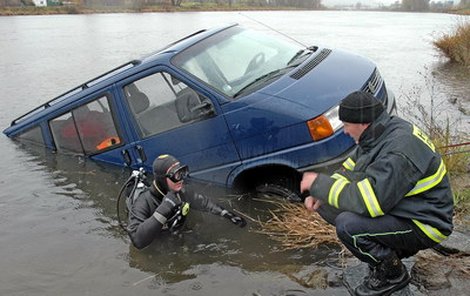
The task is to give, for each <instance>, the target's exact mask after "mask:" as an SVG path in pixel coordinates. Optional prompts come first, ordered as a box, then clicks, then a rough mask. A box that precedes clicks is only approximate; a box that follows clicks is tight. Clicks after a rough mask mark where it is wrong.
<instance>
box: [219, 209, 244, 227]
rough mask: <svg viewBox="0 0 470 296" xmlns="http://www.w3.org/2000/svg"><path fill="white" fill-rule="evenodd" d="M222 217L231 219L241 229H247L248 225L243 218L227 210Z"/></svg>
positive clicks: (223, 211) (222, 213)
mask: <svg viewBox="0 0 470 296" xmlns="http://www.w3.org/2000/svg"><path fill="white" fill-rule="evenodd" d="M220 215H221V216H222V217H224V218H227V219H229V220H230V222H232V223H233V224H235V225H238V226H239V227H240V228H242V227H245V225H246V221H245V219H243V218H242V217H240V216H237V215H235V214H234V213H232V212H229V211H227V210H222V212H221V213H220Z"/></svg>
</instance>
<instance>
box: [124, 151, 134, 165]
mask: <svg viewBox="0 0 470 296" xmlns="http://www.w3.org/2000/svg"><path fill="white" fill-rule="evenodd" d="M121 155H122V158H124V162H125V163H126V165H127V166H130V165H131V162H132V159H131V155H130V154H129V151H127V149H125V150H122V151H121Z"/></svg>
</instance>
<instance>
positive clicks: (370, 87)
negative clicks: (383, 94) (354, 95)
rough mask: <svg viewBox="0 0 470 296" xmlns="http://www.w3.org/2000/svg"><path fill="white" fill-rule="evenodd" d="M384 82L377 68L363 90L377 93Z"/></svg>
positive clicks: (373, 93)
mask: <svg viewBox="0 0 470 296" xmlns="http://www.w3.org/2000/svg"><path fill="white" fill-rule="evenodd" d="M382 82H383V79H382V76H380V73H379V71H377V68H376V69H375V70H374V72H373V73H372V75H371V76H370V78H369V80H368V81H367V82H366V84H364V86H363V87H362V89H361V90H362V91H364V92H368V93H370V94H372V95H375V93H376V92H377V91H378V90H379V87H380V86H381V85H382Z"/></svg>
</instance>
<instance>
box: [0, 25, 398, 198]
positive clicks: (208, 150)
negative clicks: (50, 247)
mask: <svg viewBox="0 0 470 296" xmlns="http://www.w3.org/2000/svg"><path fill="white" fill-rule="evenodd" d="M357 90H363V91H367V92H370V93H372V94H373V95H375V96H376V97H377V98H379V99H380V100H381V101H382V102H383V104H384V105H385V106H386V109H387V111H388V112H389V113H392V112H395V108H396V107H395V98H394V96H393V94H392V93H391V92H389V91H387V89H386V86H385V83H384V81H383V79H382V77H381V76H380V73H379V70H378V69H377V67H376V66H375V65H374V63H372V62H371V61H370V60H368V59H366V58H364V57H361V56H358V55H355V54H351V53H348V52H344V51H341V50H332V49H329V48H324V47H318V46H311V47H307V48H305V47H302V46H300V45H298V44H296V43H294V42H292V41H290V40H284V39H281V38H279V37H274V36H271V35H269V34H266V33H260V32H257V31H253V30H249V29H246V28H242V27H240V26H239V25H237V24H234V25H228V26H224V27H220V28H213V29H210V30H202V31H198V32H196V33H194V34H192V35H190V36H187V37H185V38H183V39H181V40H179V41H177V42H174V43H172V44H170V45H168V46H167V47H165V48H163V49H161V50H159V51H157V52H155V53H153V54H151V55H149V56H147V57H145V58H142V59H140V60H133V61H130V62H128V63H126V64H124V65H121V66H119V67H117V68H115V69H113V70H111V71H109V72H107V73H104V74H103V75H101V76H99V77H96V78H94V79H92V80H90V81H87V82H85V83H83V84H82V85H79V86H78V87H76V88H74V89H72V90H70V91H68V92H66V93H64V94H62V95H60V96H58V97H56V98H54V99H52V100H50V101H48V102H46V103H44V104H42V105H41V106H39V107H37V108H36V109H34V110H32V111H30V112H28V113H26V114H24V115H22V116H20V117H18V118H16V119H14V120H13V121H12V123H11V125H10V127H8V128H7V129H5V130H4V133H5V134H6V135H7V136H8V137H10V138H13V139H16V140H20V141H28V142H33V143H37V144H41V145H44V146H46V147H48V148H50V149H52V150H54V151H57V152H61V153H72V154H80V155H85V156H87V157H89V158H91V159H93V160H96V161H101V162H105V163H109V164H113V165H118V166H127V167H131V168H140V167H144V168H145V169H146V170H147V171H151V165H152V161H153V160H154V158H155V157H156V156H158V155H160V154H164V153H171V154H173V155H175V156H176V157H177V158H178V159H180V160H181V161H182V162H184V163H186V164H187V165H188V166H189V168H190V171H191V178H192V179H194V180H199V181H207V182H211V183H216V184H220V185H223V186H227V187H229V188H233V187H237V188H244V189H256V190H258V191H262V192H272V193H277V194H281V195H285V196H289V195H292V194H298V184H299V182H300V177H301V175H300V173H301V172H302V171H306V170H311V169H319V168H325V167H331V166H334V165H335V164H337V163H339V162H341V161H342V160H344V159H345V158H346V157H347V155H349V153H351V151H352V150H353V149H354V146H355V145H354V142H353V140H352V139H351V138H350V137H348V136H346V135H345V134H344V133H343V131H342V123H341V121H340V120H339V119H338V104H339V103H340V101H341V100H342V99H343V98H344V97H345V96H346V95H348V94H349V93H351V92H353V91H357Z"/></svg>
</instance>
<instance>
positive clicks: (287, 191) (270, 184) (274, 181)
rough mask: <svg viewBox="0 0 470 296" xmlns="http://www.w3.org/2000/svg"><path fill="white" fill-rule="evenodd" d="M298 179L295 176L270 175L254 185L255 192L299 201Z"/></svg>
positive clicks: (300, 199)
mask: <svg viewBox="0 0 470 296" xmlns="http://www.w3.org/2000/svg"><path fill="white" fill-rule="evenodd" d="M299 186H300V180H298V178H295V177H285V176H279V177H270V178H267V179H265V180H264V181H261V182H258V183H257V184H256V186H255V187H254V191H255V193H257V194H265V195H274V196H279V197H281V198H283V199H286V200H288V201H292V202H301V201H302V198H301V197H300V192H299V191H300V188H299Z"/></svg>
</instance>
